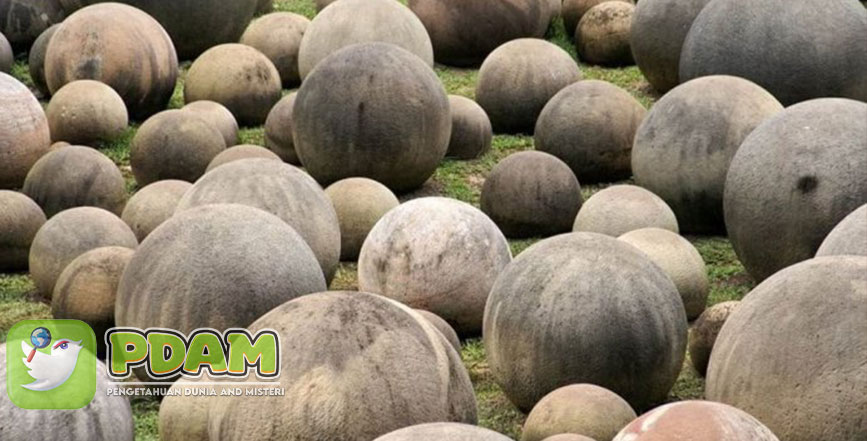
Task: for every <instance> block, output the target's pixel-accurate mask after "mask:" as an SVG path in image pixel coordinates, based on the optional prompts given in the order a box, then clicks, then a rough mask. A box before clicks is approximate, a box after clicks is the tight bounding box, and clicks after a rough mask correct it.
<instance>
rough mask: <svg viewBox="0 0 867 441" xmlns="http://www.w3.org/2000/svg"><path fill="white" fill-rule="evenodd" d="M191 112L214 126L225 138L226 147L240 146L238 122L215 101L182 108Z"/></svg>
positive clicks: (196, 102)
mask: <svg viewBox="0 0 867 441" xmlns="http://www.w3.org/2000/svg"><path fill="white" fill-rule="evenodd" d="M181 110H184V111H187V112H191V113H193V114H195V115H198V116H199V117H200V118H202V119H204V120H205V121H207V122H208V123H209V124H211V125H213V126H214V127H215V128H216V129H217V130H218V131H219V132H220V134H221V135H222V136H223V141H225V142H226V147H232V146H235V145H237V144H238V122H237V121H235V116H234V115H232V112H230V111H229V109H227V108H226V107H225V106H223V105H222V104H220V103H216V102H214V101H207V100H201V101H193V102H192V103H189V104H187V105H185V106H184V107H182V108H181Z"/></svg>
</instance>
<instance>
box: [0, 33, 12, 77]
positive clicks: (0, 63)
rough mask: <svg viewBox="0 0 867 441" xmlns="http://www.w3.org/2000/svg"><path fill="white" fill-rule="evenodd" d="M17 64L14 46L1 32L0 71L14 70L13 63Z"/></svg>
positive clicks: (8, 71)
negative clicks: (13, 50)
mask: <svg viewBox="0 0 867 441" xmlns="http://www.w3.org/2000/svg"><path fill="white" fill-rule="evenodd" d="M13 64H15V54H13V53H12V46H10V45H9V41H8V40H6V37H4V36H3V34H2V33H0V72H4V73H10V72H12V65H13Z"/></svg>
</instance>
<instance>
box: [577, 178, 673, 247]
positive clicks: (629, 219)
mask: <svg viewBox="0 0 867 441" xmlns="http://www.w3.org/2000/svg"><path fill="white" fill-rule="evenodd" d="M651 227H653V228H661V229H664V230H668V231H672V232H674V233H678V232H679V231H678V226H677V218H676V217H675V216H674V212H672V211H671V208H669V207H668V205H666V204H665V201H663V200H662V199H660V198H659V196H657V195H655V194H653V193H651V192H649V191H647V190H645V189H643V188H641V187H636V186H634V185H614V186H611V187H608V188H605V189H603V190H600V191H599V192H597V193H596V194H594V195H593V196H591V197H590V198H589V199H587V201H585V202H584V205H582V206H581V210H580V211H578V216H577V217H575V224H574V225H573V227H572V229H573V231H585V232H591V233H601V234H605V235H608V236H614V237H619V236H621V235H623V234H626V233H628V232H630V231H633V230H638V229H641V228H651Z"/></svg>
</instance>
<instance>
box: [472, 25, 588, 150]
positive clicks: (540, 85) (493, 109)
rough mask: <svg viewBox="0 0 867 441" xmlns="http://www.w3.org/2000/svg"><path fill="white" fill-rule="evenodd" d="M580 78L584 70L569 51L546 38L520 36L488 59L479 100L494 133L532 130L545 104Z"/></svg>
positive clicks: (478, 94)
mask: <svg viewBox="0 0 867 441" xmlns="http://www.w3.org/2000/svg"><path fill="white" fill-rule="evenodd" d="M579 80H581V70H580V69H579V68H578V64H576V63H575V60H573V59H572V57H570V56H569V54H568V53H566V51H564V50H563V49H561V48H560V47H559V46H557V45H555V44H553V43H550V42H547V41H545V40H540V39H536V38H521V39H518V40H513V41H510V42H508V43H506V44H504V45H502V46H500V47H498V48H497V49H496V50H495V51H493V52H491V54H490V55H488V57H487V58H485V62H484V63H482V68H481V70H479V81H478V83H477V84H476V101H477V102H478V103H479V105H481V106H482V108H483V109H485V112H487V114H488V117H490V119H491V124H492V125H493V127H494V132H496V133H520V132H523V133H531V132H532V131H533V128H534V126H535V125H536V119H537V118H538V117H539V113H541V112H542V108H543V107H545V103H547V102H548V100H550V99H551V97H553V96H554V95H556V94H557V92H559V91H560V90H561V89H563V88H564V87H566V86H568V85H570V84H572V83H574V82H576V81H579ZM504 86H507V87H504Z"/></svg>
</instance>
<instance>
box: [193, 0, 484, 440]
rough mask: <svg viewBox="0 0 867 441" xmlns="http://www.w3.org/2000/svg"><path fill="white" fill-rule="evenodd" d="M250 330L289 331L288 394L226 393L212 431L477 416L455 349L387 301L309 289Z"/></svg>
mask: <svg viewBox="0 0 867 441" xmlns="http://www.w3.org/2000/svg"><path fill="white" fill-rule="evenodd" d="M340 1H345V0H340ZM250 329H251V331H254V332H255V331H257V330H259V329H273V330H275V331H277V333H279V334H280V335H284V336H292V337H291V339H290V338H284V339H283V340H281V343H282V346H281V348H280V357H281V363H280V365H281V368H282V369H281V372H280V379H279V381H280V386H281V387H284V388H285V391H286V394H285V396H277V397H249V396H247V397H220V399H219V400H218V401H217V402H216V403H214V406H213V407H212V409H211V411H210V416H209V419H208V422H209V424H208V426H209V433H210V434H211V436H212V437H215V436H216V437H218V438H219V439H221V440H226V441H234V440H247V439H323V440H326V439H327V440H335V439H354V440H365V439H374V438H376V437H378V436H380V435H382V434H385V433H388V432H390V431H393V430H396V429H399V428H402V427H406V426H411V425H414V424H419V423H425V422H431V421H454V422H462V423H470V424H475V423H476V399H475V396H474V395H473V386H472V384H471V383H470V378H469V375H468V374H467V371H466V369H465V368H464V366H463V364H462V363H461V359H460V356H459V355H458V353H457V352H455V351H454V350H452V349H451V348H449V347H448V344H447V343H446V342H445V339H444V338H443V336H442V334H440V333H439V332H438V331H437V330H436V329H435V328H434V327H433V326H432V325H430V324H429V323H427V321H425V320H424V318H422V317H421V316H419V315H418V314H416V313H414V312H413V311H412V310H411V309H409V308H406V307H404V306H403V305H400V304H398V303H396V302H393V301H391V300H389V299H386V298H383V297H380V296H377V295H372V294H366V293H358V292H345V291H343V292H326V293H319V294H312V295H308V296H304V297H301V298H298V299H296V300H293V301H291V302H287V303H284V304H282V305H280V306H279V307H277V308H275V309H273V310H272V311H270V312H269V313H267V314H265V315H264V316H263V317H262V318H260V319H258V320H256V322H255V323H253V324H252V325H251V326H250ZM253 381H255V378H253Z"/></svg>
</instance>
